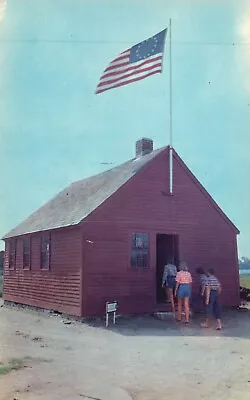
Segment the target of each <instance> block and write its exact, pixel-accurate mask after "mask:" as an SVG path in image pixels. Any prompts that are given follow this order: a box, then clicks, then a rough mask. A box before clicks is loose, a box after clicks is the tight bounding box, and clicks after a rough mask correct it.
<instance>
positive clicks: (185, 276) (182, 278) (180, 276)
mask: <svg viewBox="0 0 250 400" xmlns="http://www.w3.org/2000/svg"><path fill="white" fill-rule="evenodd" d="M176 282H177V283H179V284H180V285H182V284H185V283H186V284H190V283H192V276H191V274H190V272H187V271H179V272H178V273H177V275H176Z"/></svg>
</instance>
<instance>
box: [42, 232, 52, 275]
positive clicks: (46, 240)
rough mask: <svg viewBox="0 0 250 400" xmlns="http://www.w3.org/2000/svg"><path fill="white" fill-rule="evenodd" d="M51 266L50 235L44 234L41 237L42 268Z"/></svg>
mask: <svg viewBox="0 0 250 400" xmlns="http://www.w3.org/2000/svg"><path fill="white" fill-rule="evenodd" d="M49 267H50V235H43V236H42V239H41V268H42V269H49Z"/></svg>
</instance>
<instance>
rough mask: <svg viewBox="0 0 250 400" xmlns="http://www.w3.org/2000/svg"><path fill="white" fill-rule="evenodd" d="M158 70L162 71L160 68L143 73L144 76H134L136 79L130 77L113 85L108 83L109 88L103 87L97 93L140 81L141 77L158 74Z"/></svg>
mask: <svg viewBox="0 0 250 400" xmlns="http://www.w3.org/2000/svg"><path fill="white" fill-rule="evenodd" d="M158 72H161V69H160V70H156V71H153V72H149V73H148V74H144V75H142V76H139V77H137V78H134V79H130V80H128V81H125V82H120V83H116V84H114V85H112V86H110V85H108V87H107V88H102V89H99V90H97V91H96V94H97V93H102V92H105V91H106V90H109V89H114V88H116V87H120V86H124V85H127V84H129V83H132V82H136V81H139V80H141V79H144V78H147V77H148V76H150V75H153V74H156V73H158Z"/></svg>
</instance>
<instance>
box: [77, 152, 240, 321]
mask: <svg viewBox="0 0 250 400" xmlns="http://www.w3.org/2000/svg"><path fill="white" fill-rule="evenodd" d="M168 165H169V159H168V152H167V151H165V152H163V153H161V154H160V155H159V156H158V157H157V158H155V159H154V160H153V162H152V163H151V164H149V165H148V166H147V167H146V168H144V169H143V170H142V171H141V172H140V173H139V174H137V175H136V176H135V177H134V178H133V179H131V180H130V181H129V182H127V183H126V184H125V185H124V186H123V187H121V188H120V189H119V190H118V191H117V192H116V193H115V194H114V195H113V196H112V197H111V198H109V199H108V200H107V201H106V202H105V203H103V204H102V205H101V206H100V207H99V208H98V209H97V210H95V211H94V212H93V213H92V214H91V215H90V216H89V217H88V218H87V219H86V220H85V221H84V222H83V223H82V230H83V236H84V238H85V239H89V240H91V241H93V242H94V243H93V244H89V243H87V242H86V240H85V239H84V243H83V246H84V250H85V258H84V268H85V275H84V281H83V292H84V298H83V301H84V304H85V305H84V309H85V313H86V315H104V313H105V302H106V301H113V300H117V301H119V307H120V308H119V310H120V312H121V313H138V312H152V311H153V310H155V306H156V235H157V233H165V234H178V235H179V252H180V259H181V260H185V261H186V262H187V263H188V265H189V268H190V270H191V272H192V274H193V277H194V290H195V288H196V287H197V284H198V279H197V277H196V276H195V274H194V271H195V268H196V267H198V266H199V265H202V266H204V267H207V268H209V267H213V268H215V270H216V273H217V276H218V278H219V279H220V280H221V283H222V286H223V294H222V301H223V304H224V305H227V306H232V305H237V304H238V303H239V275H238V264H237V242H236V230H235V229H234V228H233V226H232V225H231V224H230V223H229V222H228V220H227V219H226V218H224V217H223V216H222V214H221V213H219V212H218V210H217V209H216V207H215V206H214V205H213V204H212V203H211V200H210V199H209V198H208V197H207V196H206V195H205V194H204V193H203V192H202V189H201V188H200V187H199V185H197V184H196V183H195V181H194V180H193V178H192V177H191V176H190V175H189V173H188V172H187V171H186V169H185V168H183V165H182V164H181V163H180V162H179V159H178V157H175V158H174V193H173V196H169V195H166V194H167V193H168V190H169V170H168ZM132 232H138V233H139V232H142V233H144V232H148V233H149V234H150V269H149V270H145V271H143V270H140V269H138V270H134V269H132V268H131V267H130V249H131V233H132Z"/></svg>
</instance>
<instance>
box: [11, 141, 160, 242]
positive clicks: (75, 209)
mask: <svg viewBox="0 0 250 400" xmlns="http://www.w3.org/2000/svg"><path fill="white" fill-rule="evenodd" d="M165 148H166V147H163V148H160V149H157V150H154V151H153V152H152V153H150V154H147V155H144V156H142V157H139V158H133V159H132V160H129V161H127V162H125V163H124V164H122V165H119V166H117V167H115V168H112V169H110V170H108V171H105V172H102V173H100V174H98V175H95V176H92V177H90V178H87V179H83V180H80V181H77V182H74V183H72V184H71V185H70V186H68V187H67V188H66V189H64V190H63V191H62V192H60V193H59V194H58V195H56V196H55V197H54V198H53V199H52V200H50V201H49V202H48V203H46V204H45V205H44V206H42V207H41V208H39V209H38V210H37V211H35V212H34V213H33V214H32V215H31V216H30V217H28V218H27V219H25V220H24V221H23V222H22V223H21V224H20V225H18V226H17V227H16V228H14V229H12V230H11V231H10V232H9V233H7V234H6V235H5V236H4V237H3V239H7V238H10V237H14V236H19V235H23V234H26V233H33V232H39V231H45V230H49V229H55V228H62V227H66V226H71V225H77V224H79V222H81V221H82V220H83V219H84V218H86V217H87V216H88V215H89V214H90V213H91V212H93V211H94V210H95V209H96V208H97V207H99V206H100V205H101V204H102V203H103V202H104V201H105V200H107V199H108V198H109V197H110V196H111V195H112V194H113V193H115V192H116V191H117V190H118V189H119V188H120V187H121V186H123V185H124V184H125V183H126V182H127V181H128V180H129V179H130V178H132V177H133V176H134V175H135V174H136V173H137V172H138V171H139V170H140V169H141V168H143V167H144V166H145V165H147V164H148V163H149V162H150V161H151V160H152V159H153V158H155V157H156V156H157V155H158V154H159V153H161V152H162V151H163V150H164V149H165Z"/></svg>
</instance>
